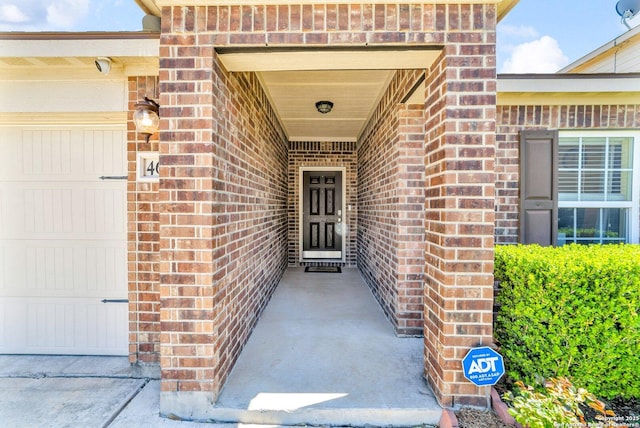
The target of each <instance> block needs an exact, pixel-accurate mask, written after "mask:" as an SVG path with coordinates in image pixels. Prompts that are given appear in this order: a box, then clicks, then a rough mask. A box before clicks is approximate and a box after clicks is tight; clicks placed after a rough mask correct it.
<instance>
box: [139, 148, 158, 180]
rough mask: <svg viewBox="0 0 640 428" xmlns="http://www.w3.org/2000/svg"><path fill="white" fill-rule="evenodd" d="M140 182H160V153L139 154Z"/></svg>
mask: <svg viewBox="0 0 640 428" xmlns="http://www.w3.org/2000/svg"><path fill="white" fill-rule="evenodd" d="M137 169H138V181H158V180H160V156H159V155H158V153H154V152H145V153H138V163H137Z"/></svg>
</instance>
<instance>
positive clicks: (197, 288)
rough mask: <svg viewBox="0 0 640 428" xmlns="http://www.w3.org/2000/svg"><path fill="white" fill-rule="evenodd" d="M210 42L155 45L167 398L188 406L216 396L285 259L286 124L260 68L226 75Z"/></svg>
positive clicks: (189, 39) (185, 39)
mask: <svg viewBox="0 0 640 428" xmlns="http://www.w3.org/2000/svg"><path fill="white" fill-rule="evenodd" d="M181 11H182V8H175V12H176V15H175V16H174V19H176V20H180V19H182V18H183V17H184V16H183V15H182V14H181ZM168 21H169V22H171V20H168ZM164 22H167V20H166V19H165V20H164V21H163V23H164ZM212 42H213V40H212V39H211V38H210V37H206V36H202V35H201V36H198V37H197V38H196V37H195V36H193V35H191V34H182V33H180V34H173V35H168V34H164V35H163V36H162V37H161V48H160V49H161V60H160V81H161V103H160V104H161V105H162V107H161V117H162V124H161V126H162V132H161V140H160V162H161V165H162V172H163V174H162V178H161V180H160V202H161V204H163V209H162V212H161V215H160V224H161V227H160V254H161V266H160V271H161V302H162V308H161V323H162V324H161V326H162V337H161V354H162V357H161V369H162V384H161V391H162V392H161V407H162V408H163V409H172V408H175V406H178V407H180V406H187V407H188V409H187V411H189V412H194V411H196V412H197V411H203V409H202V406H201V403H202V402H207V403H211V402H213V401H214V400H215V399H216V397H217V394H218V393H219V391H220V389H221V387H222V385H223V384H224V381H225V379H226V377H227V375H228V374H229V372H230V371H231V368H232V366H233V364H234V363H235V361H236V359H237V357H238V355H239V354H240V352H241V350H242V348H243V346H244V344H245V343H246V340H247V339H248V336H249V334H250V332H251V330H252V329H253V327H254V325H255V323H256V322H257V319H258V317H259V315H260V313H261V311H262V310H263V309H264V307H265V306H266V304H267V302H268V301H269V298H270V297H271V294H272V293H273V291H274V290H275V287H276V285H277V284H278V282H279V280H280V278H281V276H282V274H283V272H284V270H285V268H286V265H287V168H288V164H287V145H286V140H285V137H284V133H283V131H282V129H281V128H280V127H279V125H278V121H277V119H276V116H275V113H274V112H273V110H272V109H271V107H270V104H269V102H268V99H267V96H266V94H265V93H264V92H263V90H262V87H261V86H260V83H259V81H258V78H257V76H256V75H255V74H247V73H234V74H230V73H228V72H226V71H225V70H224V69H223V68H222V66H221V65H220V63H219V61H218V58H217V56H216V54H215V53H214V52H213V47H212V46H213V43H212ZM181 393H185V395H183V396H182V397H180V396H178V395H176V394H181ZM185 397H190V398H189V399H188V400H185ZM194 407H195V408H196V409H197V410H194ZM183 410H184V409H183Z"/></svg>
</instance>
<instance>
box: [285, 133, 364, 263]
mask: <svg viewBox="0 0 640 428" xmlns="http://www.w3.org/2000/svg"><path fill="white" fill-rule="evenodd" d="M326 166H331V167H344V168H346V174H345V177H344V178H343V179H344V180H346V192H347V194H346V195H343V198H344V205H345V207H348V206H349V205H350V206H351V207H352V209H351V210H348V208H347V210H346V211H345V213H344V215H343V220H342V222H343V225H346V229H343V230H345V233H344V235H343V237H342V239H346V242H345V253H346V254H345V258H344V259H345V262H344V263H335V262H321V263H318V262H303V263H300V235H299V234H300V225H299V223H300V217H299V212H300V203H299V201H300V168H301V167H326ZM357 184H358V182H357V155H356V143H355V142H339V141H335V142H329V141H325V142H320V141H304V142H303V141H297V142H296V141H292V142H290V143H289V201H288V203H289V266H299V265H301V264H302V265H327V266H350V267H355V266H356V231H357V229H358V223H357V215H358V211H357V206H356V186H357Z"/></svg>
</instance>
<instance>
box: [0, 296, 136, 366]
mask: <svg viewBox="0 0 640 428" xmlns="http://www.w3.org/2000/svg"><path fill="white" fill-rule="evenodd" d="M5 306H6V307H8V312H5V313H6V314H7V317H5V319H4V324H5V325H4V328H3V329H2V333H0V353H3V352H11V353H26V354H77V353H78V349H85V350H86V352H88V353H91V354H94V355H121V354H122V349H126V347H127V340H128V338H127V334H126V331H127V326H126V319H127V305H126V304H125V303H114V304H109V303H101V302H99V301H94V300H93V299H79V298H76V299H74V298H65V299H50V298H47V299H34V298H29V299H25V298H9V299H7V300H6V304H5ZM19 320H25V321H26V322H19ZM2 336H4V341H2V339H1V338H2ZM8 343H9V344H11V345H10V346H7V344H8Z"/></svg>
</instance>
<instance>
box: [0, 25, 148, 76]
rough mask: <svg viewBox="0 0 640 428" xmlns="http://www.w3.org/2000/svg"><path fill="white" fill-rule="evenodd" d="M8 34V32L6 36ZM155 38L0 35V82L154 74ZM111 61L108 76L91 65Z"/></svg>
mask: <svg viewBox="0 0 640 428" xmlns="http://www.w3.org/2000/svg"><path fill="white" fill-rule="evenodd" d="M7 34H8V33H7ZM159 49H160V41H159V36H158V35H157V34H156V35H153V34H148V35H147V34H142V35H141V34H139V33H104V34H101V33H42V34H40V33H25V34H23V35H20V37H17V36H16V35H13V34H11V35H9V36H8V37H4V38H3V37H2V36H0V79H6V80H53V79H62V80H68V79H70V80H76V79H90V78H110V79H112V78H122V77H125V76H135V75H157V74H158V69H159V61H158V53H159ZM97 57H109V58H111V59H112V64H111V72H110V73H109V75H108V76H105V75H100V74H99V73H98V72H97V70H96V68H95V65H94V61H95V59H96V58H97Z"/></svg>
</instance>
